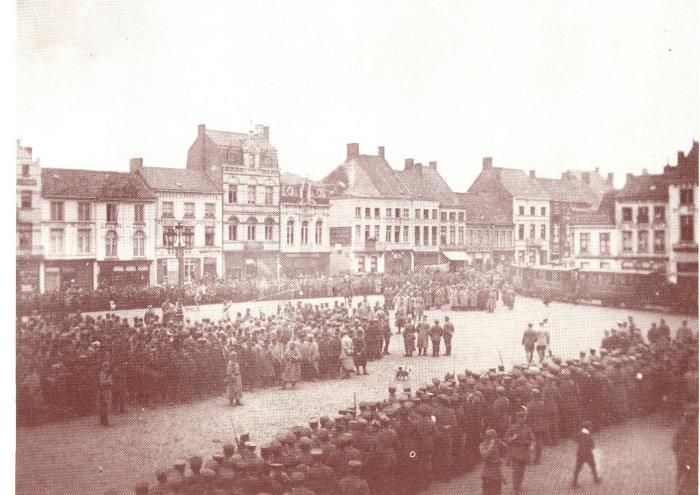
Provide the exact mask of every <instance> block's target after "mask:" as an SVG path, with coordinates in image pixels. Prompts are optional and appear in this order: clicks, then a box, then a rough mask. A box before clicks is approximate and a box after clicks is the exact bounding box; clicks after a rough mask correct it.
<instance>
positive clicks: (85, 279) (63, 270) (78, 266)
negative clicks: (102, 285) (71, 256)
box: [44, 259, 95, 292]
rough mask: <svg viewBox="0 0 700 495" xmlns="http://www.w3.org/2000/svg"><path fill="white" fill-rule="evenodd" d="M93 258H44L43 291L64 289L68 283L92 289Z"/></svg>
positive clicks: (79, 287) (80, 287)
mask: <svg viewBox="0 0 700 495" xmlns="http://www.w3.org/2000/svg"><path fill="white" fill-rule="evenodd" d="M94 262H95V260H94V259H89V260H85V259H82V260H45V261H44V291H45V292H55V291H59V290H65V289H66V288H67V287H69V286H70V285H73V287H76V288H78V289H85V290H93V289H94V287H93V285H94Z"/></svg>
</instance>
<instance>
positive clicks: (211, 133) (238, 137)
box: [204, 129, 248, 146]
mask: <svg viewBox="0 0 700 495" xmlns="http://www.w3.org/2000/svg"><path fill="white" fill-rule="evenodd" d="M204 132H205V134H206V136H207V137H208V138H210V139H211V140H212V141H214V144H216V145H217V146H242V145H243V143H245V141H246V139H248V134H247V133H245V132H230V131H215V130H214V129H206V130H205V131H204Z"/></svg>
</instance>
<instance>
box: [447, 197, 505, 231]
mask: <svg viewBox="0 0 700 495" xmlns="http://www.w3.org/2000/svg"><path fill="white" fill-rule="evenodd" d="M455 196H456V197H457V200H458V201H459V204H460V205H462V206H464V207H466V210H467V213H466V222H467V223H468V224H489V225H513V220H512V214H511V211H510V210H509V209H508V208H507V207H506V206H505V205H504V204H502V203H500V202H499V201H498V197H497V196H496V195H495V194H491V193H487V192H478V193H474V192H466V193H455Z"/></svg>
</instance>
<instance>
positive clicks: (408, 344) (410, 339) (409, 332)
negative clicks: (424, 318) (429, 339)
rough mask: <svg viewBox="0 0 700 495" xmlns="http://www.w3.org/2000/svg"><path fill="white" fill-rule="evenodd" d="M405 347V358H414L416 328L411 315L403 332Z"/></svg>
mask: <svg viewBox="0 0 700 495" xmlns="http://www.w3.org/2000/svg"><path fill="white" fill-rule="evenodd" d="M403 347H404V356H405V357H410V356H413V352H414V351H415V350H416V326H415V325H414V324H413V317H411V316H410V315H409V317H408V320H407V322H406V326H405V328H404V330H403Z"/></svg>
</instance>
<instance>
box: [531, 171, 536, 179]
mask: <svg viewBox="0 0 700 495" xmlns="http://www.w3.org/2000/svg"><path fill="white" fill-rule="evenodd" d="M535 177H536V175H535V171H534V170H530V178H531V179H534V178H535Z"/></svg>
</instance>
